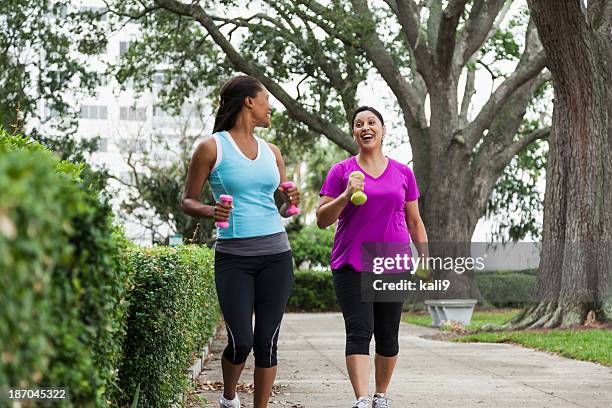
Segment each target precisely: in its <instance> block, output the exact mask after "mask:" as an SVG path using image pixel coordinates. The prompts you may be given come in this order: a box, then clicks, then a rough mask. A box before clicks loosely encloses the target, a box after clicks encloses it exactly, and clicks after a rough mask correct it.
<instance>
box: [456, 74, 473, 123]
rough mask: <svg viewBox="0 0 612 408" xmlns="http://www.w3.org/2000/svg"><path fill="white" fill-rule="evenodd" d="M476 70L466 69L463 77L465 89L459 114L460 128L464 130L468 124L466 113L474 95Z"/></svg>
mask: <svg viewBox="0 0 612 408" xmlns="http://www.w3.org/2000/svg"><path fill="white" fill-rule="evenodd" d="M475 82H476V68H475V67H474V68H469V67H468V69H467V75H466V77H465V88H464V91H463V99H462V100H461V112H460V114H459V120H460V126H461V128H464V127H465V126H466V125H467V123H468V112H469V109H470V104H471V102H472V97H473V96H474V94H475V93H476V86H475Z"/></svg>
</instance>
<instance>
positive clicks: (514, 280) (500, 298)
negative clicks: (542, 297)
mask: <svg viewBox="0 0 612 408" xmlns="http://www.w3.org/2000/svg"><path fill="white" fill-rule="evenodd" d="M475 279H476V284H477V285H478V288H479V289H480V293H481V295H482V297H483V298H484V299H485V301H486V302H488V303H490V304H491V305H492V306H495V307H517V306H522V305H525V304H526V303H529V302H530V300H531V294H532V292H533V291H534V289H535V286H536V281H537V277H536V275H535V271H533V270H522V271H483V272H478V273H476V274H475Z"/></svg>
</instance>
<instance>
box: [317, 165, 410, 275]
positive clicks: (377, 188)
mask: <svg viewBox="0 0 612 408" xmlns="http://www.w3.org/2000/svg"><path fill="white" fill-rule="evenodd" d="M388 160H389V162H388V164H387V168H386V169H385V171H384V172H383V173H382V174H381V175H380V176H379V177H378V178H374V177H371V176H370V175H369V174H368V173H366V172H365V171H364V170H363V169H362V168H361V167H359V164H358V163H357V158H356V157H355V156H353V157H350V158H348V159H346V160H343V161H341V162H340V163H336V164H335V165H334V166H333V167H332V168H331V170H330V171H329V173H328V174H327V177H326V178H325V182H324V183H323V187H321V191H320V192H319V196H324V195H325V196H328V197H333V198H337V197H338V196H339V195H341V194H342V193H343V192H344V190H346V186H347V184H348V179H349V174H351V172H353V171H357V170H359V171H361V172H362V173H363V174H365V181H364V183H365V186H364V190H363V192H364V193H365V194H366V195H367V197H368V199H367V201H366V202H365V204H363V205H360V206H356V205H354V204H353V203H351V202H350V201H349V202H348V204H347V205H346V207H344V209H343V210H342V212H341V213H340V217H339V218H338V227H337V229H336V236H335V238H334V247H333V249H332V255H331V262H330V267H331V269H339V268H341V267H342V266H343V265H347V264H348V265H350V266H351V267H352V268H353V269H355V270H356V271H363V269H362V266H361V249H362V247H361V245H362V244H363V243H364V242H377V243H385V242H389V243H390V242H394V243H397V242H403V243H409V242H410V233H409V232H408V227H407V226H406V214H405V211H404V205H405V204H406V203H407V202H409V201H414V200H416V199H418V198H419V189H418V187H417V184H416V180H415V178H414V173H413V172H412V170H410V168H409V167H408V166H406V165H405V164H402V163H400V162H397V161H395V160H393V159H388Z"/></svg>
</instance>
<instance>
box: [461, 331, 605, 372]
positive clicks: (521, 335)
mask: <svg viewBox="0 0 612 408" xmlns="http://www.w3.org/2000/svg"><path fill="white" fill-rule="evenodd" d="M453 341H460V342H471V341H472V342H484V343H515V344H520V345H522V346H525V347H529V348H533V349H536V350H544V351H549V352H552V353H556V354H560V355H562V356H565V357H569V358H575V359H577V360H584V361H593V362H597V363H601V364H606V365H612V330H609V329H578V330H525V331H514V332H505V333H504V332H500V333H475V334H469V335H467V336H460V337H457V338H455V339H453Z"/></svg>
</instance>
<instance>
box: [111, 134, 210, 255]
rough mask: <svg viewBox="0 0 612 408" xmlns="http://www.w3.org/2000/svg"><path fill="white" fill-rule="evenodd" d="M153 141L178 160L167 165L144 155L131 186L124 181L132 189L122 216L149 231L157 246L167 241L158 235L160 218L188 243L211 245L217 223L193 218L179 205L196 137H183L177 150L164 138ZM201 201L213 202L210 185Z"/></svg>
mask: <svg viewBox="0 0 612 408" xmlns="http://www.w3.org/2000/svg"><path fill="white" fill-rule="evenodd" d="M153 140H154V143H155V145H156V146H158V148H163V150H164V151H173V153H174V155H175V156H176V157H175V159H173V160H172V162H171V163H166V162H163V161H159V160H157V159H156V158H155V157H154V156H153V155H152V154H150V152H142V154H141V155H140V157H139V168H138V170H136V169H134V168H133V169H132V180H134V181H133V182H131V183H130V182H125V181H122V182H123V183H124V184H125V185H126V186H128V187H129V189H127V191H128V195H127V197H126V198H125V199H123V200H122V202H121V204H120V208H121V210H123V213H122V214H121V215H122V216H125V215H128V216H129V217H130V219H131V220H136V221H137V222H139V223H140V224H141V225H142V226H144V227H145V228H148V229H150V230H151V231H152V233H153V238H154V242H155V243H156V244H167V242H168V237H166V236H161V234H159V233H158V228H159V224H158V223H157V220H158V219H159V220H161V221H162V222H164V223H167V224H168V225H170V226H171V227H172V229H173V230H174V231H175V232H178V233H180V234H181V235H182V236H183V237H184V238H185V239H186V240H189V241H186V242H190V243H196V244H204V243H209V242H211V241H212V234H213V230H214V228H213V223H214V220H213V219H211V218H201V219H197V218H193V217H190V216H189V215H187V214H185V212H183V210H182V209H181V206H180V203H181V199H182V194H183V188H184V185H185V179H186V177H187V168H188V165H189V160H190V157H189V154H190V152H191V149H192V146H193V145H194V143H195V141H196V138H195V137H190V136H183V138H181V140H180V146H179V148H178V149H176V148H174V147H172V146H170V145H169V144H168V141H167V139H166V138H165V137H161V136H160V137H157V136H156V137H154V139H153ZM143 169H144V170H143ZM200 201H201V202H203V203H212V202H213V196H212V190H211V189H210V185H209V184H208V183H207V184H206V185H205V187H204V188H203V189H202V192H201V194H200ZM198 224H199V227H198Z"/></svg>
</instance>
